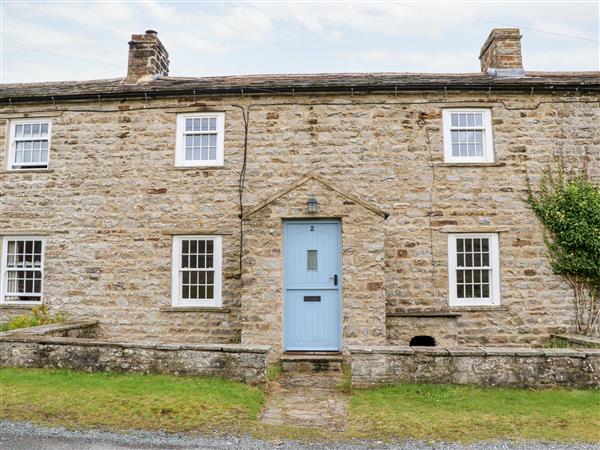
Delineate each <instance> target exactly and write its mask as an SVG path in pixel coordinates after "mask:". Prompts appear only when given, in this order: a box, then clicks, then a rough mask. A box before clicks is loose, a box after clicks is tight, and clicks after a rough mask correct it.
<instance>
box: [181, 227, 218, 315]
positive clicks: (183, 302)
mask: <svg viewBox="0 0 600 450" xmlns="http://www.w3.org/2000/svg"><path fill="white" fill-rule="evenodd" d="M185 239H205V240H212V241H213V266H214V272H215V276H214V299H212V300H198V301H190V300H184V299H182V298H181V293H182V285H181V275H180V274H181V271H182V269H181V241H183V240H185ZM172 255H173V256H172V271H171V297H172V306H173V307H190V306H200V307H201V306H213V307H220V306H221V305H222V298H221V290H222V264H223V238H222V236H215V235H185V236H183V235H181V236H180V235H178V236H173V252H172Z"/></svg>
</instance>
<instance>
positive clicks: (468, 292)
mask: <svg viewBox="0 0 600 450" xmlns="http://www.w3.org/2000/svg"><path fill="white" fill-rule="evenodd" d="M465 298H473V286H471V285H470V284H467V285H466V286H465Z"/></svg>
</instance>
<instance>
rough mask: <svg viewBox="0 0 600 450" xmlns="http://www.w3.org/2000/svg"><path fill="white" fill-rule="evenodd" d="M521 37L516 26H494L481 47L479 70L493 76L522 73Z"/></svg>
mask: <svg viewBox="0 0 600 450" xmlns="http://www.w3.org/2000/svg"><path fill="white" fill-rule="evenodd" d="M521 37H522V36H521V33H520V32H519V29H518V28H494V29H493V30H492V32H491V33H490V35H489V36H488V38H487V40H486V41H485V44H483V47H481V53H480V54H479V60H480V62H481V71H482V72H483V73H489V74H492V75H494V76H502V75H504V76H519V75H523V74H524V71H523V60H522V58H521Z"/></svg>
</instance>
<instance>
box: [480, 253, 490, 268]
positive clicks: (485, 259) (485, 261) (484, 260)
mask: <svg viewBox="0 0 600 450" xmlns="http://www.w3.org/2000/svg"><path fill="white" fill-rule="evenodd" d="M481 265H482V266H483V267H489V265H490V254H489V253H482V255H481Z"/></svg>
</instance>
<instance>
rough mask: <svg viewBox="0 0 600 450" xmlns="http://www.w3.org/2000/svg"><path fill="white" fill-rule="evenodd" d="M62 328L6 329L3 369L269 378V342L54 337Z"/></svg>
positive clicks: (1, 341)
mask: <svg viewBox="0 0 600 450" xmlns="http://www.w3.org/2000/svg"><path fill="white" fill-rule="evenodd" d="M83 328H85V329H87V328H88V327H83ZM71 329H75V328H71ZM61 331H66V330H59V329H58V328H57V329H56V330H54V331H53V332H52V333H44V335H39V334H36V333H35V332H34V331H33V330H18V332H17V333H0V362H1V367H36V368H42V367H43V368H50V367H51V368H62V369H75V370H85V371H89V372H97V371H99V372H137V373H166V374H174V375H201V376H217V377H221V378H226V379H230V380H235V381H242V382H244V383H249V384H261V383H264V382H266V380H267V354H268V352H269V347H267V346H242V345H235V344H223V345H218V344H203V345H199V344H193V343H181V344H173V343H171V344H169V343H161V342H116V341H108V340H105V339H100V338H74V337H56V336H51V334H53V333H55V332H56V333H59V334H60V332H61Z"/></svg>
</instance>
